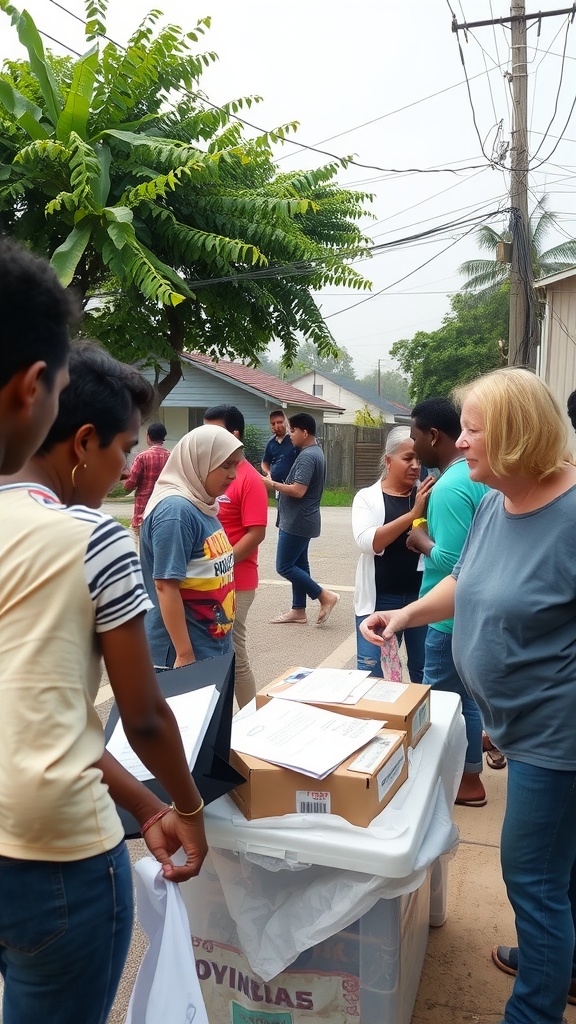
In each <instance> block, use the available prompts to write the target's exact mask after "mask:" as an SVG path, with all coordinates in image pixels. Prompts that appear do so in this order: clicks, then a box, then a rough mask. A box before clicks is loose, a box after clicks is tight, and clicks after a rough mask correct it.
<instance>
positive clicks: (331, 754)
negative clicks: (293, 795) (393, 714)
mask: <svg viewBox="0 0 576 1024" xmlns="http://www.w3.org/2000/svg"><path fill="white" fill-rule="evenodd" d="M381 728H382V722H375V721H372V720H371V719H363V718H350V717H348V715H339V714H337V713H335V712H333V711H324V710H323V709H322V708H312V707H308V705H306V704H297V703H295V702H294V701H286V700H271V701H269V702H268V704H265V705H264V707H263V708H259V710H258V711H255V712H254V714H251V715H246V716H244V717H242V718H241V719H239V720H234V722H233V723H232V741H231V746H232V748H233V749H234V750H237V751H239V752H240V753H242V754H250V755H252V757H259V758H262V760H264V761H269V762H270V763H271V764H277V765H280V767H282V768H292V769H293V770H294V771H297V772H302V773H303V774H304V775H310V776H311V777H312V778H314V779H324V778H326V776H327V775H329V774H330V772H332V771H334V769H335V768H337V767H338V765H339V764H341V763H342V761H345V760H346V758H347V757H350V755H351V754H353V753H354V751H355V750H359V749H360V747H363V746H364V745H365V744H366V743H368V742H369V740H371V739H372V737H373V736H375V735H376V733H377V732H379V731H380V729H381Z"/></svg>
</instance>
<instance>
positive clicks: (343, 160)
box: [39, 0, 488, 174]
mask: <svg viewBox="0 0 576 1024" xmlns="http://www.w3.org/2000/svg"><path fill="white" fill-rule="evenodd" d="M49 2H50V3H52V4H54V5H55V6H56V7H59V8H60V10H62V11H65V12H66V13H67V14H69V15H70V16H71V17H72V18H74V19H75V20H77V21H80V22H82V23H83V24H84V25H87V22H86V20H85V19H83V18H81V17H80V16H79V15H77V14H74V12H73V11H70V10H69V9H68V8H67V7H64V5H63V4H61V3H58V2H57V0H49ZM39 31H40V30H39ZM41 34H42V35H44V34H45V33H41ZM103 38H105V39H108V40H109V42H111V43H113V44H114V46H117V47H118V48H119V49H121V50H124V51H126V47H125V46H123V45H122V44H121V43H117V42H115V41H114V40H113V39H111V38H110V36H107V35H103ZM52 41H53V42H56V43H58V44H59V45H60V46H64V47H65V48H66V49H69V50H71V52H72V53H76V54H77V56H78V57H80V56H81V54H79V53H78V52H77V51H76V50H72V48H71V47H68V46H67V45H66V43H63V42H62V41H61V40H58V39H52ZM182 92H183V93H184V95H187V96H189V97H190V98H193V99H197V98H198V95H200V97H201V99H202V102H203V103H206V105H207V106H209V107H211V108H212V109H213V110H220V111H224V112H225V113H226V114H227V116H228V117H230V118H233V119H234V120H235V121H238V122H239V123H240V124H243V125H245V126H246V127H247V128H252V129H253V130H254V131H257V132H258V133H259V134H260V135H275V134H277V132H274V131H268V130H267V129H265V128H261V127H260V126H259V125H256V124H254V123H253V122H252V121H247V120H246V119H245V118H243V117H240V116H239V114H235V113H232V111H230V110H227V109H226V108H225V107H221V106H219V104H217V103H212V101H211V100H210V99H208V97H207V96H206V95H205V94H203V93H202V94H194V93H192V92H191V91H190V90H188V89H185V90H182ZM383 116H388V115H383ZM349 130H352V129H349ZM341 134H347V132H343V133H341ZM337 137H338V136H333V138H337ZM282 142H283V143H287V144H288V145H291V146H296V147H297V148H298V149H301V150H302V149H304V150H307V151H309V152H312V153H319V154H320V155H321V156H327V157H329V158H330V159H331V160H336V161H337V162H338V163H340V164H342V165H344V166H345V167H348V166H353V167H360V168H362V169H364V170H369V171H381V172H382V173H384V174H459V173H460V172H461V171H467V170H470V171H474V170H479V169H481V168H483V167H484V164H470V165H469V166H467V167H460V168H459V169H458V170H457V171H455V170H454V169H453V168H451V167H433V168H423V167H404V168H397V167H381V166H380V165H378V164H365V163H362V162H360V161H358V160H354V159H353V157H351V156H345V157H342V156H339V155H338V154H337V153H332V152H330V151H329V150H325V149H320V148H319V147H318V146H310V145H307V144H306V143H304V142H296V140H295V139H291V138H290V137H289V136H287V135H285V136H284V137H283V139H282ZM483 155H484V157H486V154H485V153H483ZM279 159H281V158H279ZM486 159H488V158H487V157H486ZM275 162H279V160H278V161H275Z"/></svg>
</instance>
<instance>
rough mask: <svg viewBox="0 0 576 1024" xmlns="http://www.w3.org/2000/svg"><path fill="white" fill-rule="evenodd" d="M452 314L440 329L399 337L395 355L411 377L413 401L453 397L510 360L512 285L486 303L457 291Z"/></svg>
mask: <svg viewBox="0 0 576 1024" xmlns="http://www.w3.org/2000/svg"><path fill="white" fill-rule="evenodd" d="M450 305H451V312H450V313H448V314H447V316H445V317H444V320H443V321H442V326H441V327H440V328H439V329H438V330H437V331H431V332H426V331H418V332H417V333H416V334H415V335H414V337H413V338H411V339H410V340H402V341H397V342H395V344H394V345H393V346H392V348H391V350H390V354H391V355H392V356H394V358H395V359H397V360H398V362H399V364H400V367H401V369H402V370H403V372H404V373H405V374H407V376H409V378H410V398H411V400H412V402H413V403H416V402H420V401H422V399H424V398H433V397H437V396H443V395H448V394H449V393H450V392H451V390H452V388H454V387H456V385H458V384H464V383H466V382H467V381H469V380H473V379H474V378H475V377H478V376H479V375H480V374H481V373H487V372H488V370H493V369H495V368H496V367H498V366H503V365H504V364H505V363H506V361H507V350H508V286H507V285H504V286H503V287H502V286H501V287H500V288H499V289H498V290H497V291H495V292H493V293H492V294H491V295H489V296H488V297H487V298H485V299H484V300H482V301H478V300H477V299H476V298H475V297H474V296H472V295H462V294H460V295H454V296H453V297H452V300H451V303H450Z"/></svg>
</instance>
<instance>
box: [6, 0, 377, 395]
mask: <svg viewBox="0 0 576 1024" xmlns="http://www.w3.org/2000/svg"><path fill="white" fill-rule="evenodd" d="M106 9H107V3H106V0H86V2H85V10H86V18H87V27H86V37H87V40H88V41H89V43H90V47H89V49H88V50H87V52H86V53H85V54H84V56H83V57H81V58H79V59H78V60H73V59H72V58H57V57H54V56H52V55H51V54H49V53H48V54H47V53H45V52H44V48H43V44H42V40H41V37H40V35H39V33H38V31H37V30H36V27H35V25H34V22H33V21H32V19H31V18H30V16H29V15H28V14H24V13H22V14H21V13H19V12H18V11H17V10H16V9H15V8H14V7H13V6H12V5H11V4H10V3H9V2H8V0H0V11H3V12H4V13H5V14H6V15H8V16H9V17H10V18H11V19H12V24H13V26H14V27H15V29H16V31H17V32H18V35H19V37H20V39H21V41H22V42H23V44H24V45H25V46H26V48H27V51H28V60H27V61H12V62H6V63H5V64H4V66H3V69H2V71H1V72H0V231H4V232H6V233H8V234H11V235H14V236H16V237H18V238H20V239H21V240H22V241H24V242H25V243H26V244H28V245H29V246H30V247H31V248H32V249H34V250H35V251H37V252H39V253H41V254H42V255H47V256H48V257H49V258H51V259H52V262H53V264H54V266H55V268H56V271H57V273H58V274H59V276H60V278H61V280H62V281H63V282H64V283H65V284H70V285H71V286H73V287H75V288H76V289H78V290H79V292H80V293H81V295H82V297H83V300H84V303H85V306H87V307H88V308H87V315H86V318H85V322H84V325H83V332H85V333H87V334H90V335H95V336H96V337H98V338H100V339H101V340H102V341H103V342H104V343H105V344H106V345H107V346H108V347H109V348H110V349H111V350H112V351H113V352H114V354H116V355H118V356H119V357H120V358H124V359H129V360H130V361H136V360H143V361H144V362H146V363H147V364H148V365H154V366H155V367H156V368H158V367H159V366H160V363H161V362H163V363H165V362H166V361H168V363H169V364H170V369H169V373H168V374H167V375H166V377H162V374H160V375H159V380H158V391H159V396H160V397H161V398H164V397H165V395H166V394H167V393H168V392H169V390H170V389H171V387H173V386H174V384H175V383H176V382H177V380H178V376H179V373H180V364H179V354H180V352H181V351H183V350H184V351H200V352H205V353H208V354H210V355H212V356H215V357H223V358H228V359H236V358H240V359H243V360H245V361H248V362H250V363H253V364H254V363H256V362H257V360H258V357H259V355H260V354H261V353H263V352H264V351H265V349H266V347H267V345H268V344H269V342H270V341H271V340H272V339H273V338H275V339H276V340H277V341H278V342H279V343H280V344H281V346H282V349H283V360H284V364H285V365H286V366H288V365H290V364H292V363H293V362H294V360H295V358H296V357H297V354H298V350H299V346H300V343H301V341H302V338H304V339H305V342H306V343H309V345H310V348H311V350H312V351H313V352H314V353H317V358H318V360H327V361H328V364H330V366H331V368H332V369H336V367H335V366H334V365H333V360H334V358H335V357H336V355H337V354H338V348H337V346H336V345H335V343H334V339H333V338H332V335H331V333H330V331H329V329H328V327H327V325H326V324H325V322H324V319H323V317H322V314H321V312H320V309H319V308H318V305H317V303H316V301H315V299H314V298H313V292H316V291H318V290H319V289H321V288H323V287H324V286H326V285H335V286H338V287H352V288H360V289H364V288H368V287H370V285H369V282H368V281H366V280H365V279H364V278H363V277H362V276H361V275H360V274H359V273H358V271H356V270H355V269H354V267H353V266H351V262H352V261H353V260H354V259H355V258H356V257H357V256H364V257H366V256H367V255H369V248H368V247H369V243H370V240H369V239H367V238H365V237H364V236H363V234H362V232H361V231H360V229H359V227H358V222H359V221H360V219H361V218H362V217H364V216H365V215H366V204H367V202H368V201H369V199H370V197H369V196H368V195H366V194H365V193H361V192H355V191H350V190H346V189H343V188H341V187H340V186H339V185H338V183H337V174H338V171H339V169H340V166H341V164H339V163H336V162H332V163H329V164H327V165H325V166H324V167H320V168H318V169H315V170H310V171H299V170H295V171H292V172H289V173H287V172H282V173H280V172H279V171H278V169H277V167H276V165H275V164H274V160H273V151H272V147H273V146H274V145H275V144H276V143H282V141H283V140H284V139H285V137H286V135H287V134H288V133H290V132H293V131H295V130H296V127H297V126H296V124H295V123H290V124H287V125H282V126H279V127H278V128H276V129H275V130H274V131H273V132H269V133H262V134H261V135H260V136H258V137H257V138H252V139H247V138H245V137H244V135H243V128H242V126H241V125H240V124H238V123H237V122H236V121H233V120H232V115H233V114H238V113H239V112H241V111H242V110H243V109H244V108H245V107H246V108H249V107H250V106H251V105H252V104H253V103H256V102H258V99H259V97H245V98H241V99H238V100H234V101H232V102H230V103H228V104H225V105H224V106H223V107H222V108H220V109H218V110H214V109H213V108H212V107H209V106H208V105H207V104H205V103H204V101H203V99H202V91H201V88H200V85H199V83H200V79H201V76H202V72H203V70H204V69H205V68H206V67H207V66H209V65H210V64H211V63H212V62H213V61H214V60H215V59H216V56H215V54H214V53H212V52H210V51H208V52H201V51H198V48H197V47H198V43H199V42H200V40H201V38H202V36H203V35H204V34H205V33H206V32H207V30H208V29H209V27H210V20H209V19H208V18H203V19H201V20H200V21H198V23H197V24H196V26H195V28H194V29H193V31H191V32H187V33H183V32H182V30H181V29H180V28H179V27H178V26H175V25H165V26H163V27H158V24H157V22H158V20H159V17H160V12H158V11H152V12H151V13H150V14H149V15H148V16H147V17H146V18H145V19H144V21H143V22H142V24H141V25H140V26H139V27H138V28H137V29H136V31H135V32H134V33H133V35H132V36H131V38H130V40H129V41H128V45H127V47H126V49H125V50H123V49H120V48H119V47H117V46H116V45H115V44H113V43H111V42H108V41H106V40H105V39H104V38H103V36H104V33H105V29H106ZM94 40H97V42H96V44H95V45H94ZM331 361H332V362H331ZM345 362H346V360H344V362H343V363H340V364H338V366H339V369H340V370H341V372H344V373H346V372H348V367H347V366H346V365H345ZM336 372H338V370H337V369H336Z"/></svg>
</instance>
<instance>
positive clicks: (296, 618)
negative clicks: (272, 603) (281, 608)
mask: <svg viewBox="0 0 576 1024" xmlns="http://www.w3.org/2000/svg"><path fill="white" fill-rule="evenodd" d="M270 622H273V623H275V624H276V623H283V622H296V623H299V624H300V625H301V626H305V625H306V623H307V622H308V619H307V618H306V612H304V611H300V609H298V608H292V610H291V611H289V612H285V613H284V614H283V615H277V616H276V618H274V619H270Z"/></svg>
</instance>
